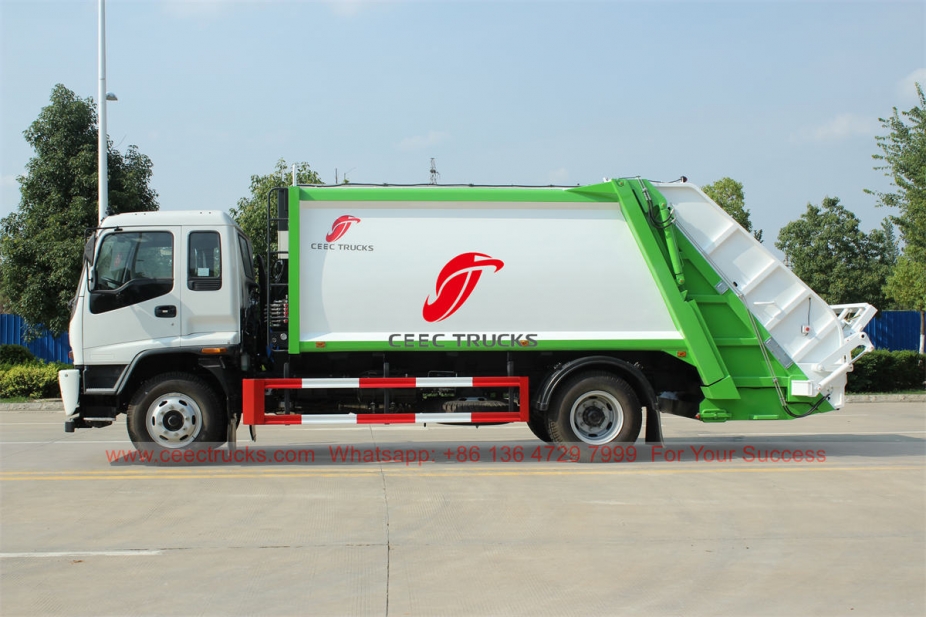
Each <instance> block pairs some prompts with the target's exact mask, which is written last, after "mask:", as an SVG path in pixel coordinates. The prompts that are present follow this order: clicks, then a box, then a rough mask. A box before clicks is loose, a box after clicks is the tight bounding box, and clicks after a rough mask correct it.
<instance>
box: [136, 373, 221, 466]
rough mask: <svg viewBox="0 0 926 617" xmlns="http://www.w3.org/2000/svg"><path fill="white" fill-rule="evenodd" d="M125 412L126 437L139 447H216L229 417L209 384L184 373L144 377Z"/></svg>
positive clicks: (171, 448) (170, 448) (219, 443)
mask: <svg viewBox="0 0 926 617" xmlns="http://www.w3.org/2000/svg"><path fill="white" fill-rule="evenodd" d="M127 413H128V418H127V426H128V430H129V437H130V438H131V439H132V442H133V443H134V444H135V447H137V448H139V449H149V450H150V449H168V450H175V449H184V448H194V447H197V446H203V445H205V444H208V445H210V446H213V447H218V446H220V445H221V444H223V443H225V440H226V437H227V435H228V433H227V430H228V419H227V418H226V417H225V413H224V408H223V407H222V406H221V405H220V403H219V400H218V398H217V397H216V395H215V393H214V392H213V390H212V388H210V387H209V385H208V384H207V383H206V382H205V381H203V380H202V379H200V378H198V377H195V376H193V375H189V374H186V373H167V374H165V375H159V376H158V377H155V378H153V379H149V380H148V381H146V382H145V383H144V384H142V386H141V388H139V389H138V391H137V392H136V393H135V395H134V396H133V397H132V400H131V402H130V403H129V408H128V412H127Z"/></svg>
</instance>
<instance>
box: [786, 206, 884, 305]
mask: <svg viewBox="0 0 926 617" xmlns="http://www.w3.org/2000/svg"><path fill="white" fill-rule="evenodd" d="M775 246H776V247H778V249H779V250H781V251H782V252H783V253H784V254H785V259H786V260H787V262H788V265H790V266H791V270H792V271H793V272H794V273H795V274H796V275H798V276H799V277H800V278H801V279H802V280H803V281H804V282H805V283H807V284H808V285H809V286H810V287H811V289H813V290H814V291H816V292H817V293H818V294H820V296H821V297H822V298H823V299H824V300H826V301H827V302H829V303H830V304H846V303H852V302H868V303H871V304H873V305H875V306H877V307H879V308H885V307H886V306H887V305H888V301H887V298H886V297H885V294H884V291H883V288H884V286H885V282H886V281H887V277H888V275H889V274H890V272H891V270H892V268H893V267H894V263H895V262H896V261H897V242H896V240H895V238H894V229H893V226H892V225H891V223H890V221H887V220H885V221H883V222H882V224H881V229H875V230H873V231H872V232H871V233H868V234H866V233H865V232H863V231H861V230H860V229H859V219H858V217H856V216H855V214H853V213H852V212H850V211H849V210H847V209H846V208H845V207H844V206H842V205H840V203H839V198H838V197H826V198H824V199H823V203H822V206H821V207H817V206H815V205H813V204H807V210H806V211H805V212H804V214H802V215H801V218H799V219H798V220H796V221H791V222H790V223H788V224H787V225H785V226H784V227H783V228H782V229H781V231H779V232H778V241H777V242H775Z"/></svg>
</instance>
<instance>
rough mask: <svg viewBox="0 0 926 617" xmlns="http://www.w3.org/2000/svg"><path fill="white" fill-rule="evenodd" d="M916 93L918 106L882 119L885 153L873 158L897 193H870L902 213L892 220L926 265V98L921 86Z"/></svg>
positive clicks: (911, 252)
mask: <svg viewBox="0 0 926 617" xmlns="http://www.w3.org/2000/svg"><path fill="white" fill-rule="evenodd" d="M916 92H917V94H918V95H919V101H920V104H919V106H915V107H913V109H910V110H909V111H904V112H901V113H898V112H897V108H896V107H895V108H894V113H893V114H892V115H891V117H890V118H879V120H880V122H881V125H882V126H883V127H884V128H885V130H887V131H888V134H887V135H885V136H882V137H876V138H875V140H876V141H877V143H878V147H879V148H881V152H882V153H881V154H875V155H872V158H874V159H876V160H879V161H884V163H885V165H882V166H879V167H876V168H875V169H882V170H884V171H885V175H886V176H888V177H889V178H891V181H892V183H893V185H894V188H895V189H896V190H895V191H894V192H893V193H881V192H877V191H868V192H869V193H871V194H873V195H875V196H876V197H877V198H878V202H879V205H882V206H887V207H889V208H897V209H898V210H899V211H900V214H899V215H896V216H893V217H891V220H892V221H893V222H894V224H895V225H897V228H898V229H899V230H900V237H901V238H902V239H903V241H904V243H905V244H906V247H905V248H906V250H905V251H904V252H905V253H906V255H907V256H908V257H911V258H913V259H915V260H917V261H919V262H921V263H926V97H924V95H923V88H922V86H921V85H920V84H917V85H916ZM906 121H909V123H908V122H906Z"/></svg>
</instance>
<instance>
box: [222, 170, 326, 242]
mask: <svg viewBox="0 0 926 617" xmlns="http://www.w3.org/2000/svg"><path fill="white" fill-rule="evenodd" d="M296 183H297V184H322V181H321V179H320V178H319V177H318V174H317V173H316V172H314V171H312V169H311V168H310V167H309V164H308V163H296ZM290 184H292V167H291V165H288V164H287V163H286V161H285V160H284V159H280V160H279V161H277V163H276V167H274V170H273V171H272V172H271V173H269V174H267V175H265V176H251V195H250V196H249V197H242V198H241V199H239V200H238V205H237V207H235V208H231V210H230V214H231V216H232V218H233V219H235V222H237V223H238V225H240V226H241V229H242V230H243V231H244V233H245V234H247V236H248V237H249V238H250V239H251V243H252V244H253V246H254V254H255V255H260V256H266V254H267V208H268V196H269V193H270V191H271V190H273V189H275V188H281V187H285V186H289V185H290ZM273 207H274V208H275V207H276V202H274V204H273ZM271 245H272V246H273V247H274V248H275V247H276V238H271Z"/></svg>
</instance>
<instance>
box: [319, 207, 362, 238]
mask: <svg viewBox="0 0 926 617" xmlns="http://www.w3.org/2000/svg"><path fill="white" fill-rule="evenodd" d="M359 222H360V219H358V218H357V217H356V216H351V215H349V214H345V215H344V216H339V217H338V218H336V219H335V220H334V223H332V224H331V231H329V232H328V235H326V236H325V240H327V241H328V242H337V241H338V240H340V239H341V238H342V237H343V236H344V234H346V233H347V230H348V229H350V226H351V225H353V224H354V223H359Z"/></svg>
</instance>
